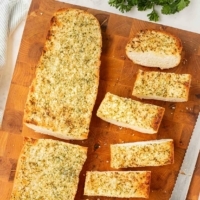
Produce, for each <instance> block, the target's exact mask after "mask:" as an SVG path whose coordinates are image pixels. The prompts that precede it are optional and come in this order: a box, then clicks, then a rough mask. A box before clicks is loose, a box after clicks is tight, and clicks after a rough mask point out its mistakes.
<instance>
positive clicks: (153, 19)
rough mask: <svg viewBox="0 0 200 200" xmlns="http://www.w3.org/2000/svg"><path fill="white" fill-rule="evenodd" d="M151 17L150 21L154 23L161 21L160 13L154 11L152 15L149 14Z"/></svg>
mask: <svg viewBox="0 0 200 200" xmlns="http://www.w3.org/2000/svg"><path fill="white" fill-rule="evenodd" d="M147 16H148V17H149V20H150V21H154V22H157V21H158V20H159V16H158V13H157V12H156V11H155V10H154V9H153V11H152V12H151V13H149V14H148V15H147Z"/></svg>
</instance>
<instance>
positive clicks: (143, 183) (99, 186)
mask: <svg viewBox="0 0 200 200" xmlns="http://www.w3.org/2000/svg"><path fill="white" fill-rule="evenodd" d="M150 182H151V172H150V171H101V172H100V171H87V173H86V180H85V187H84V195H88V196H107V197H118V198H120V197H121V198H132V197H136V198H137V197H140V198H148V197H149V190H150Z"/></svg>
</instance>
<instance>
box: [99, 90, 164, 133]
mask: <svg viewBox="0 0 200 200" xmlns="http://www.w3.org/2000/svg"><path fill="white" fill-rule="evenodd" d="M164 111H165V108H163V107H160V106H156V105H152V104H147V103H142V102H139V101H135V100H132V99H128V98H123V97H119V96H117V95H114V94H111V93H109V92H108V93H107V94H106V96H105V98H104V99H103V101H102V102H101V105H100V106H99V108H98V110H97V116H98V117H100V118H101V119H103V120H105V121H107V122H110V123H113V124H115V125H118V126H122V127H126V128H130V129H133V130H136V131H139V132H142V133H157V131H158V129H159V126H160V123H161V121H162V117H163V115H164Z"/></svg>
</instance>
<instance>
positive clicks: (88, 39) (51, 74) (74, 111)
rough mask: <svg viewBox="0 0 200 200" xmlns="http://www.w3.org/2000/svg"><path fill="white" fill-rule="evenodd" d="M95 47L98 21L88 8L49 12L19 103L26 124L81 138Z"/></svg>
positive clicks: (95, 68)
mask: <svg viewBox="0 0 200 200" xmlns="http://www.w3.org/2000/svg"><path fill="white" fill-rule="evenodd" d="M101 47H102V36H101V29H100V25H99V22H98V20H97V19H96V18H95V17H94V16H93V15H92V14H89V13H87V12H85V11H83V10H78V9H61V10H58V11H57V12H55V14H54V16H53V17H52V20H51V25H50V30H49V33H48V36H47V39H46V42H45V45H44V51H43V53H42V55H41V57H40V60H39V62H38V64H37V68H36V76H35V79H34V80H33V82H32V84H31V86H30V91H29V94H28V98H27V102H26V106H25V112H24V123H25V124H26V125H27V126H28V127H30V128H32V129H34V130H35V131H36V132H40V133H44V134H48V135H52V136H54V137H58V138H62V139H75V140H81V139H87V136H88V132H89V125H90V121H91V116H92V110H93V107H94V104H95V101H96V96H97V90H98V85H99V66H100V55H101Z"/></svg>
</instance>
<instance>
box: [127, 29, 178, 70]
mask: <svg viewBox="0 0 200 200" xmlns="http://www.w3.org/2000/svg"><path fill="white" fill-rule="evenodd" d="M181 53H182V43H181V41H180V39H179V38H178V37H176V36H174V35H172V34H170V33H167V32H164V31H159V30H141V31H139V32H138V33H136V35H135V36H134V37H133V38H131V40H130V41H129V42H128V43H127V45H126V55H127V56H128V58H129V59H130V60H132V61H133V62H134V63H135V64H139V65H142V66H146V67H158V68H160V69H169V68H173V67H176V66H177V65H179V63H180V61H181Z"/></svg>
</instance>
